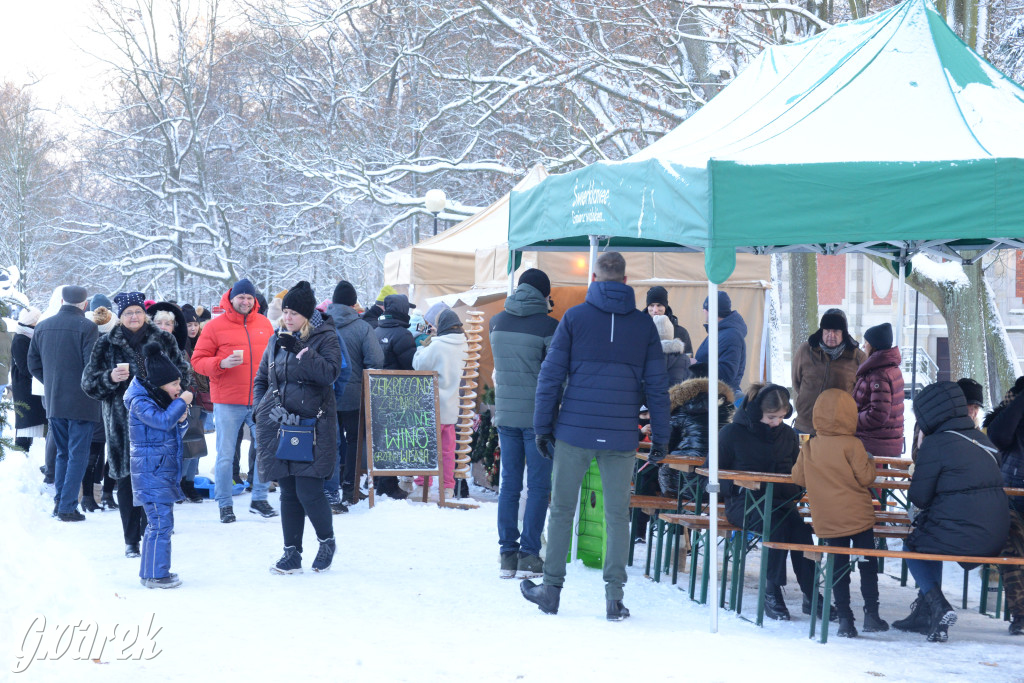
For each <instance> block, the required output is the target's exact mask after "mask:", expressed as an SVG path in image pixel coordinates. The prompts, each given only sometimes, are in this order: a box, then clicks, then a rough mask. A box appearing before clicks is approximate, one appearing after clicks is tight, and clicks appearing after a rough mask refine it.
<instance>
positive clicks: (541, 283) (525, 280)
mask: <svg viewBox="0 0 1024 683" xmlns="http://www.w3.org/2000/svg"><path fill="white" fill-rule="evenodd" d="M519 284H521V285H530V286H531V287H533V288H534V289H536V290H537V291H538V292H540V294H541V296H545V297H547V296H551V280H550V279H549V278H548V274H547V273H545V272H544V271H543V270H540V269H539V268H530V269H529V270H525V271H523V274H522V275H520V276H519Z"/></svg>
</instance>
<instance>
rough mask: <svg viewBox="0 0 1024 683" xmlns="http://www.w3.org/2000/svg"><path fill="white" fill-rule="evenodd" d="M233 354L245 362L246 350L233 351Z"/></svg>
mask: <svg viewBox="0 0 1024 683" xmlns="http://www.w3.org/2000/svg"><path fill="white" fill-rule="evenodd" d="M232 353H233V354H234V355H236V356H238V359H239V360H244V357H245V350H244V349H235V350H234V351H232Z"/></svg>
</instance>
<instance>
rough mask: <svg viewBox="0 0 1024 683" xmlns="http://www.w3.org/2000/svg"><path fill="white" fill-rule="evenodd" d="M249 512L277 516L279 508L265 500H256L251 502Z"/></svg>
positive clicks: (263, 515)
mask: <svg viewBox="0 0 1024 683" xmlns="http://www.w3.org/2000/svg"><path fill="white" fill-rule="evenodd" d="M249 512H251V513H252V514H254V515H260V516H262V517H277V510H275V509H274V508H273V507H271V505H270V503H268V502H267V501H265V500H254V501H252V502H251V503H249Z"/></svg>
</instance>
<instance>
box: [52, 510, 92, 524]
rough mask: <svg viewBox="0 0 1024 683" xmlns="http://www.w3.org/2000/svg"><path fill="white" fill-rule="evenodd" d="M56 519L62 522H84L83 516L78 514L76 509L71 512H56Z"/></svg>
mask: <svg viewBox="0 0 1024 683" xmlns="http://www.w3.org/2000/svg"><path fill="white" fill-rule="evenodd" d="M57 519H59V520H60V521H62V522H84V521H85V515H83V514H82V513H81V512H79V511H78V508H75V509H74V510H72V511H71V512H58V513H57Z"/></svg>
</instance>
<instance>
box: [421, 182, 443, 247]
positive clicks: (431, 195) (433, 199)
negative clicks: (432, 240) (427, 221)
mask: <svg viewBox="0 0 1024 683" xmlns="http://www.w3.org/2000/svg"><path fill="white" fill-rule="evenodd" d="M447 201H448V198H447V197H446V196H445V194H444V190H427V196H426V197H424V204H426V206H427V211H429V212H430V213H432V214H434V236H435V237H436V236H437V214H439V213H441V212H442V211H444V205H445V203H447Z"/></svg>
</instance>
